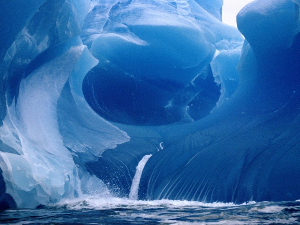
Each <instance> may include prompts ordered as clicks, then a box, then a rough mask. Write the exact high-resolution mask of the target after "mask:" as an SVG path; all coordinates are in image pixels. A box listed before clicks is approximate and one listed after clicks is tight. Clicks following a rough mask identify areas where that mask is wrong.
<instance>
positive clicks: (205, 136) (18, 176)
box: [0, 0, 300, 209]
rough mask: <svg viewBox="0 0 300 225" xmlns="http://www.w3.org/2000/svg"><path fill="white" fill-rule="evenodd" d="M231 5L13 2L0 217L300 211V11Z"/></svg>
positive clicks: (267, 3)
mask: <svg viewBox="0 0 300 225" xmlns="http://www.w3.org/2000/svg"><path fill="white" fill-rule="evenodd" d="M222 4H223V1H222V0H181V1H178V0H164V1H161V0H151V1H149V0H134V1H131V0H124V1H118V0H91V1H90V0H29V1H26V4H25V3H22V2H21V3H20V1H16V0H12V1H3V2H1V3H0V30H1V34H0V43H1V48H0V63H1V64H0V75H1V76H2V79H0V119H1V120H0V121H1V122H0V209H7V208H14V207H18V208H35V207H37V206H39V205H53V204H55V203H58V202H65V201H73V200H74V199H75V200H74V201H76V199H82V196H86V195H89V196H102V197H103V196H107V197H122V198H123V197H125V198H130V199H138V200H161V199H169V200H187V201H198V202H206V203H212V202H224V203H229V202H232V203H237V204H239V203H243V202H248V201H256V202H259V201H294V200H297V199H300V191H299V190H300V164H299V162H300V141H299V140H300V117H299V115H300V92H299V91H300V82H299V81H300V76H299V71H300V63H299V58H300V47H299V46H300V36H299V34H298V33H299V31H300V29H299V24H300V20H299V5H300V1H298V0H256V1H253V2H252V3H250V4H248V5H247V6H245V7H244V8H243V9H242V10H241V11H240V12H239V14H238V15H237V24H238V29H236V28H235V27H231V26H229V25H226V24H224V23H222V22H221V17H222V16H221V14H222ZM240 32H241V33H242V34H243V36H244V37H245V38H244V37H243V36H242V35H241V33H240ZM78 201H79V200H78ZM124 201H125V200H124ZM128 201H130V200H128ZM203 204H204V203H203Z"/></svg>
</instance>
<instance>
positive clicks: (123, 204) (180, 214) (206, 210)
mask: <svg viewBox="0 0 300 225" xmlns="http://www.w3.org/2000/svg"><path fill="white" fill-rule="evenodd" d="M0 224H300V202H299V201H295V202H259V203H256V202H249V203H244V204H240V205H236V204H233V203H201V202H191V201H171V200H157V201H137V200H129V199H120V198H97V197H86V198H84V199H76V200H70V201H64V202H61V203H59V204H56V205H52V206H47V207H40V208H39V209H34V210H31V209H22V210H21V209H19V210H7V211H4V212H1V213H0Z"/></svg>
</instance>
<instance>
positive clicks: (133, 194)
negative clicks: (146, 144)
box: [129, 155, 152, 200]
mask: <svg viewBox="0 0 300 225" xmlns="http://www.w3.org/2000/svg"><path fill="white" fill-rule="evenodd" d="M151 156H152V155H145V156H144V157H143V158H142V159H141V161H140V162H139V164H138V165H137V167H136V172H135V175H134V178H133V180H132V184H131V188H130V193H129V199H131V200H137V199H138V193H139V186H140V180H141V176H142V173H143V170H144V167H145V165H146V163H147V161H148V160H149V159H150V157H151Z"/></svg>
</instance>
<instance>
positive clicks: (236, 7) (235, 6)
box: [222, 0, 253, 27]
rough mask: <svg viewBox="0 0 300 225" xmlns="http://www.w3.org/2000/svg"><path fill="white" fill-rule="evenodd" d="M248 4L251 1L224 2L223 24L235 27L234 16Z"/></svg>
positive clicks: (228, 0)
mask: <svg viewBox="0 0 300 225" xmlns="http://www.w3.org/2000/svg"><path fill="white" fill-rule="evenodd" d="M249 2H253V0H224V3H223V12H222V13H223V22H224V23H227V24H229V25H232V26H235V27H236V15H237V14H238V12H239V11H240V10H241V9H242V8H243V7H244V6H245V5H247V4H248V3H249Z"/></svg>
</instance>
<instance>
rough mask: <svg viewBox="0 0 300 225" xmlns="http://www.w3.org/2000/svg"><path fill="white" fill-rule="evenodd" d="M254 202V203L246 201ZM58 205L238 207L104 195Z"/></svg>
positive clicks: (79, 206)
mask: <svg viewBox="0 0 300 225" xmlns="http://www.w3.org/2000/svg"><path fill="white" fill-rule="evenodd" d="M246 204H254V203H244V204H242V205H246ZM54 206H56V207H66V208H69V209H72V210H80V209H95V210H101V209H114V208H119V207H122V208H147V209H149V208H152V207H153V208H160V207H161V208H174V209H175V208H194V207H195V208H198V207H211V208H221V207H238V206H241V205H237V204H234V203H222V202H214V203H205V202H197V201H185V200H184V201H181V200H168V199H162V200H151V201H148V200H134V199H128V198H117V197H103V196H84V195H83V196H82V197H81V198H76V199H68V200H62V201H61V202H59V203H57V204H55V205H54Z"/></svg>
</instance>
